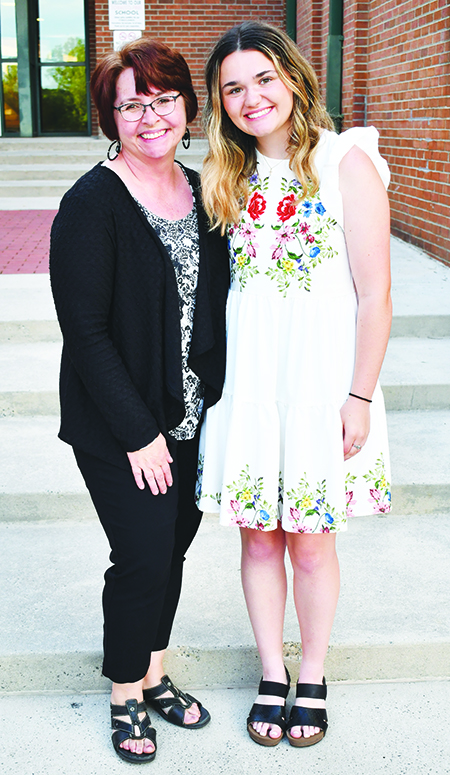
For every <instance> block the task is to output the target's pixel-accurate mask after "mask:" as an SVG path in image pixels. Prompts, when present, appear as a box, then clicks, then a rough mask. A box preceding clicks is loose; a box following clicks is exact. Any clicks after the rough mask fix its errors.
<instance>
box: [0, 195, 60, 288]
mask: <svg viewBox="0 0 450 775" xmlns="http://www.w3.org/2000/svg"><path fill="white" fill-rule="evenodd" d="M56 213H57V210H2V211H0V274H45V273H46V272H48V251H49V246H50V228H51V225H52V222H53V218H54V217H55V215H56Z"/></svg>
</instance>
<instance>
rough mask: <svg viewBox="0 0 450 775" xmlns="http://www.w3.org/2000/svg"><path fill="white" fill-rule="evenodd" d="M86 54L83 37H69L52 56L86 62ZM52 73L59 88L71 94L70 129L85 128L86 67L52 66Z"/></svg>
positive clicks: (66, 101) (69, 107) (66, 102)
mask: <svg viewBox="0 0 450 775" xmlns="http://www.w3.org/2000/svg"><path fill="white" fill-rule="evenodd" d="M85 56H86V49H85V45H84V43H83V41H82V40H81V38H68V39H67V41H66V42H65V43H64V45H62V46H57V47H55V48H54V49H53V51H52V58H53V59H56V60H58V59H59V60H60V61H64V60H65V59H66V57H67V58H69V57H70V60H71V61H73V62H85ZM50 74H51V75H52V77H53V80H54V81H55V83H56V87H57V90H58V91H59V92H66V93H68V94H70V95H71V98H70V100H69V99H67V100H65V111H66V119H69V124H70V129H72V131H83V130H85V129H86V127H87V99H86V68H85V67H82V66H77V65H66V66H65V67H54V68H51V71H50ZM67 114H68V115H67ZM65 123H67V121H66V122H65ZM68 128H69V127H68Z"/></svg>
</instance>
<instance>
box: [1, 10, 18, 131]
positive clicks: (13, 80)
mask: <svg viewBox="0 0 450 775" xmlns="http://www.w3.org/2000/svg"><path fill="white" fill-rule="evenodd" d="M0 63H1V134H3V135H6V136H8V135H10V136H11V135H12V136H14V135H18V134H19V133H20V118H19V84H18V75H17V32H16V3H15V0H0Z"/></svg>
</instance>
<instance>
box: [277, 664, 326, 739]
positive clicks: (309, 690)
mask: <svg viewBox="0 0 450 775" xmlns="http://www.w3.org/2000/svg"><path fill="white" fill-rule="evenodd" d="M295 696H296V697H309V698H311V699H316V700H326V699H327V685H326V682H325V678H324V679H323V681H322V683H321V684H297V690H296V694H295ZM292 727H319V729H320V732H317V734H316V735H311V737H303V735H302V737H292V735H291V734H290V731H291V729H292ZM327 729H328V716H327V712H326V710H325V708H304V707H302V706H301V705H293V706H292V708H291V713H290V715H289V721H288V725H287V732H286V734H287V738H288V740H289V742H290V744H291V745H293V746H294V747H295V748H304V747H306V746H308V745H315V744H316V743H319V742H320V740H323V738H324V737H325V734H326V731H327Z"/></svg>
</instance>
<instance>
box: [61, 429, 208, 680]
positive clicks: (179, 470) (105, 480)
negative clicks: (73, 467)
mask: <svg viewBox="0 0 450 775" xmlns="http://www.w3.org/2000/svg"><path fill="white" fill-rule="evenodd" d="M168 447H169V451H170V454H171V455H172V457H173V463H171V469H172V475H173V485H172V487H169V488H168V490H167V493H166V494H165V495H162V494H161V493H160V494H159V495H152V493H151V491H150V488H149V487H148V485H147V484H146V486H145V489H144V490H139V488H138V487H137V485H136V482H135V480H134V476H133V474H132V472H131V467H130V469H129V471H128V470H125V469H122V468H118V467H117V466H114V465H111V464H110V463H107V462H105V461H104V460H100V458H96V457H93V456H92V455H88V454H86V453H85V452H82V451H80V450H78V449H74V453H75V457H76V460H77V463H78V467H79V469H80V471H81V473H82V475H83V478H84V481H85V483H86V486H87V488H88V490H89V492H90V495H91V498H92V501H93V503H94V506H95V508H96V511H97V514H98V516H99V519H100V522H101V524H102V526H103V529H104V531H105V533H106V535H107V537H108V541H109V544H110V547H111V554H110V560H111V562H112V563H113V565H112V566H111V567H110V568H108V570H107V571H106V573H105V587H104V590H103V616H104V638H103V646H104V661H103V674H104V675H105V676H106V677H107V678H110V679H111V680H112V681H115V682H116V683H128V682H134V681H139V680H141V679H142V678H143V677H144V675H145V674H146V673H147V670H148V667H149V664H150V657H151V652H152V651H160V650H162V649H165V648H166V647H167V645H168V643H169V638H170V632H171V629H172V624H173V620H174V617H175V612H176V609H177V605H178V600H179V597H180V591H181V581H182V574H183V562H184V556H185V553H186V551H187V549H188V548H189V546H190V544H191V542H192V540H193V538H194V536H195V534H196V532H197V530H198V528H199V525H200V520H201V517H202V515H201V512H200V511H199V510H198V508H197V506H196V505H195V501H194V493H195V481H196V474H197V453H198V433H197V435H196V437H195V438H194V439H192V440H188V441H181V442H177V441H175V440H173V441H172V440H169V442H168Z"/></svg>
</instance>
